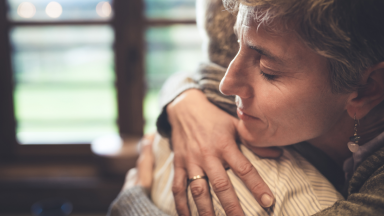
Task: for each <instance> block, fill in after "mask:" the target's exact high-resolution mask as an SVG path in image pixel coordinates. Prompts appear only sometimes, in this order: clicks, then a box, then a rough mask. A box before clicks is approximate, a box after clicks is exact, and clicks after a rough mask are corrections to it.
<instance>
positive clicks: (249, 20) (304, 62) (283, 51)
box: [234, 7, 326, 70]
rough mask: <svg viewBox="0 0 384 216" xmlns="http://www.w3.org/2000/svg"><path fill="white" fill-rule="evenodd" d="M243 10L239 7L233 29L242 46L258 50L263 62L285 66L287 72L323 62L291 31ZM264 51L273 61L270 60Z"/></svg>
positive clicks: (320, 57) (277, 23) (275, 21)
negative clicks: (263, 20) (262, 20)
mask: <svg viewBox="0 0 384 216" xmlns="http://www.w3.org/2000/svg"><path fill="white" fill-rule="evenodd" d="M244 8H245V9H244ZM244 8H242V7H240V10H239V13H238V17H237V22H236V25H235V27H234V30H235V32H236V34H237V36H238V37H239V39H241V40H242V44H244V46H248V47H252V48H253V47H256V49H255V50H261V51H262V52H259V51H258V53H259V54H261V55H262V56H264V57H265V61H268V62H269V63H273V64H276V65H277V64H279V65H280V66H284V67H285V68H286V69H287V70H297V69H298V68H299V67H305V66H308V67H310V65H309V64H315V65H318V64H317V63H318V62H322V63H325V62H326V60H325V58H324V57H322V56H320V55H319V54H317V53H316V52H315V51H314V50H312V49H310V48H309V47H308V46H306V44H305V43H304V42H303V40H302V39H301V38H300V37H299V36H298V34H297V33H296V31H294V30H293V29H288V28H287V27H285V25H282V24H281V22H280V21H279V20H272V21H270V22H268V21H266V22H261V21H260V17H257V14H256V16H255V15H254V10H253V9H252V10H249V9H248V8H246V7H244ZM255 17H257V18H256V19H255ZM263 52H264V53H268V54H270V55H269V56H274V57H276V58H269V57H268V55H263Z"/></svg>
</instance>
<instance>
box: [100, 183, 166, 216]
mask: <svg viewBox="0 0 384 216" xmlns="http://www.w3.org/2000/svg"><path fill="white" fill-rule="evenodd" d="M107 216H167V215H166V214H164V213H163V212H162V211H160V210H159V209H158V208H157V207H156V206H155V205H154V204H153V203H152V202H151V201H150V200H149V198H148V197H147V196H146V195H145V192H144V189H143V188H142V187H140V186H135V187H132V188H130V189H126V190H124V191H122V192H121V193H120V194H119V196H118V197H117V198H116V199H115V200H114V201H113V202H112V204H111V205H110V206H109V210H108V214H107Z"/></svg>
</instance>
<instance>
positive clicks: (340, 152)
mask: <svg viewBox="0 0 384 216" xmlns="http://www.w3.org/2000/svg"><path fill="white" fill-rule="evenodd" d="M375 113H376V112H371V113H370V114H368V115H367V116H366V117H365V118H363V119H362V120H360V125H359V126H358V128H357V134H358V135H359V136H360V137H361V139H360V141H359V145H364V144H365V143H367V142H369V141H370V140H372V139H373V138H375V137H376V136H378V135H379V134H380V133H382V132H383V131H384V118H383V116H382V115H381V114H380V113H381V112H380V113H379V114H378V115H380V116H377V115H375ZM353 127H354V120H353V119H352V118H351V117H350V116H349V115H348V114H347V113H346V112H345V114H344V115H343V117H341V119H340V121H339V122H338V123H336V124H335V125H334V126H333V127H332V128H331V129H330V130H329V131H327V132H326V133H324V135H322V136H320V137H317V138H315V139H312V140H309V141H308V142H309V143H310V144H311V145H313V146H315V147H317V148H318V149H320V150H322V151H323V152H324V153H326V154H327V155H328V156H329V157H331V158H332V159H333V160H334V161H335V162H336V163H337V164H338V165H339V166H341V167H342V166H343V164H344V161H345V160H346V159H347V158H349V157H351V156H352V153H351V152H350V150H349V149H348V146H347V143H348V142H349V137H351V136H353V131H354V130H353Z"/></svg>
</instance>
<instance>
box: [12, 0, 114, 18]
mask: <svg viewBox="0 0 384 216" xmlns="http://www.w3.org/2000/svg"><path fill="white" fill-rule="evenodd" d="M111 2H112V0H104V1H102V0H81V1H80V0H55V1H52V0H8V5H9V11H8V18H9V19H10V20H13V21H32V22H33V21H62V20H109V19H110V18H111V17H112V16H113V11H112V7H111Z"/></svg>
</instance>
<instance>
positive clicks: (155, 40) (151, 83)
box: [144, 25, 202, 132]
mask: <svg viewBox="0 0 384 216" xmlns="http://www.w3.org/2000/svg"><path fill="white" fill-rule="evenodd" d="M146 41H147V55H146V77H147V86H148V90H147V94H146V97H145V100H144V115H145V119H146V125H145V131H146V132H151V131H153V130H154V129H155V121H156V117H157V115H158V114H159V106H158V93H159V90H160V88H161V86H162V85H163V83H164V81H165V80H166V79H167V78H168V77H169V76H170V75H171V74H173V73H175V72H181V71H192V72H193V71H195V70H196V68H197V66H198V64H199V62H201V60H202V52H201V43H202V42H201V38H200V35H199V33H198V31H197V28H196V26H195V25H173V26H167V27H151V28H148V29H147V31H146Z"/></svg>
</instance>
